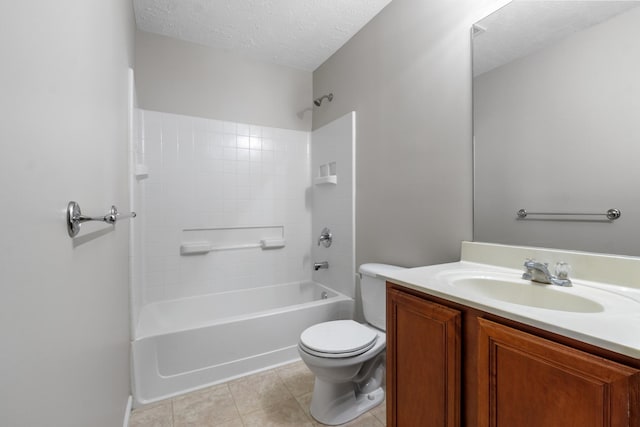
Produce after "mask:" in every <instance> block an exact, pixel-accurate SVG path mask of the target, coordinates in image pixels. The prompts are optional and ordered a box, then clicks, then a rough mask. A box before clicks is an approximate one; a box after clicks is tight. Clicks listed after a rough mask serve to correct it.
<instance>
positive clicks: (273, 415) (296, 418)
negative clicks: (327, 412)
mask: <svg viewBox="0 0 640 427" xmlns="http://www.w3.org/2000/svg"><path fill="white" fill-rule="evenodd" d="M242 421H243V422H244V425H245V427H313V423H312V422H311V420H310V419H309V418H308V417H307V415H306V414H305V413H304V411H303V410H302V408H300V405H299V404H298V402H297V401H296V399H294V398H290V399H288V400H285V401H283V402H280V403H279V404H278V405H276V406H272V407H270V408H267V409H259V410H257V411H254V412H250V413H248V414H243V415H242Z"/></svg>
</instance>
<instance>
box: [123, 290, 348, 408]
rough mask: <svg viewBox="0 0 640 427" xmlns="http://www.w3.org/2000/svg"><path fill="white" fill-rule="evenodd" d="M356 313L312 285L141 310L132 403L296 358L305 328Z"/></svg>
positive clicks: (209, 297)
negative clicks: (299, 341)
mask: <svg viewBox="0 0 640 427" xmlns="http://www.w3.org/2000/svg"><path fill="white" fill-rule="evenodd" d="M353 309H354V301H353V299H351V298H349V297H347V296H345V295H342V294H339V293H337V292H336V291H334V290H332V289H329V288H327V287H325V286H322V285H320V284H318V283H314V282H303V283H289V284H284V285H275V286H267V287H261V288H254V289H246V290H239V291H231V292H224V293H219V294H211V295H204V296H198V297H194V298H184V299H179V300H173V301H162V302H157V303H153V304H149V305H147V306H144V307H143V308H142V310H141V312H140V317H139V321H138V326H137V328H136V334H135V339H134V341H133V343H132V346H131V354H132V365H133V395H134V399H135V404H136V406H140V405H143V404H147V403H151V402H154V401H157V400H160V399H165V398H167V397H171V396H175V395H178V394H181V393H185V392H187V391H191V390H194V389H198V388H202V387H205V386H209V385H212V384H216V383H219V382H223V381H226V380H229V379H232V378H235V377H240V376H243V375H247V374H249V373H252V372H256V371H259V370H264V369H268V368H270V367H273V366H277V365H280V364H283V363H287V362H289V361H293V360H296V359H298V358H299V356H298V352H297V344H298V338H299V336H300V333H301V332H302V331H303V330H304V329H305V328H307V327H309V326H311V325H313V324H315V323H319V322H325V321H327V320H335V319H349V318H352V315H353Z"/></svg>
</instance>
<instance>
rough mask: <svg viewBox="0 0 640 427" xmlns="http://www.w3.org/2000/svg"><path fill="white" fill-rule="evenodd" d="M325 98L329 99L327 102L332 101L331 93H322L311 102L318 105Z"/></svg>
mask: <svg viewBox="0 0 640 427" xmlns="http://www.w3.org/2000/svg"><path fill="white" fill-rule="evenodd" d="M325 98H327V99H328V100H329V102H331V101H333V94H332V93H330V94H329V95H322V96H321V97H320V98H316V99H314V100H313V103H314V104H315V105H316V107H319V106H320V104H322V100H323V99H325Z"/></svg>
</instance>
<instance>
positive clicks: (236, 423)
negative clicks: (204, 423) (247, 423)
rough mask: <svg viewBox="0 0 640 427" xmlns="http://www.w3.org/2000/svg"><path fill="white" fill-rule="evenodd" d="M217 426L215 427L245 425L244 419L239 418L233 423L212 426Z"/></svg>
mask: <svg viewBox="0 0 640 427" xmlns="http://www.w3.org/2000/svg"><path fill="white" fill-rule="evenodd" d="M212 425H215V427H244V424H243V422H242V419H240V418H237V419H235V420H232V421H227V422H224V423H220V424H217V423H216V424H212Z"/></svg>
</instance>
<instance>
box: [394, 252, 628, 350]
mask: <svg viewBox="0 0 640 427" xmlns="http://www.w3.org/2000/svg"><path fill="white" fill-rule="evenodd" d="M523 261H524V260H523ZM452 274H453V275H456V274H463V275H471V276H476V277H482V276H483V275H499V276H501V277H508V278H512V279H513V280H514V281H520V282H524V281H522V280H521V276H522V270H521V269H515V268H513V269H512V268H505V267H501V266H497V265H491V264H482V263H477V262H469V261H465V260H463V261H460V262H455V263H449V264H439V265H433V266H428V267H417V268H408V269H405V270H397V271H392V272H389V273H388V274H385V275H384V277H385V278H386V279H388V280H389V281H391V282H394V283H397V284H399V285H402V286H405V287H408V288H411V289H413V290H416V291H419V292H422V293H425V294H429V295H433V296H436V297H440V298H443V299H446V300H449V301H453V302H456V303H460V304H463V305H466V306H468V307H472V308H476V309H478V310H482V311H485V312H487V313H491V314H495V315H498V316H501V317H504V318H507V319H511V320H515V321H518V322H520V323H523V324H526V325H530V326H534V327H537V328H540V329H543V330H546V331H549V332H553V333H556V334H558V335H562V336H566V337H569V338H573V339H576V340H579V341H583V342H586V343H589V344H592V345H595V346H598V347H601V348H604V349H607V350H611V351H614V352H616V353H620V354H623V355H626V356H630V357H632V358H635V359H640V288H636V287H632V286H623V285H619V284H607V283H600V282H592V281H588V280H582V279H574V285H573V286H572V287H567V288H564V287H560V286H553V285H539V284H533V283H531V284H529V283H524V284H522V286H551V288H550V289H549V290H550V291H552V292H559V293H571V294H574V295H578V296H582V297H585V298H588V299H590V300H592V301H597V303H599V304H600V305H602V308H603V309H602V311H598V312H571V311H562V310H553V309H546V308H539V307H532V306H529V305H521V304H516V303H511V302H505V301H501V300H498V299H494V298H491V297H487V296H484V295H479V294H478V293H477V292H470V291H467V290H465V288H464V287H462V286H452V285H451V281H450V280H448V277H449V278H450V277H451V275H452ZM515 286H520V285H515Z"/></svg>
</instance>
